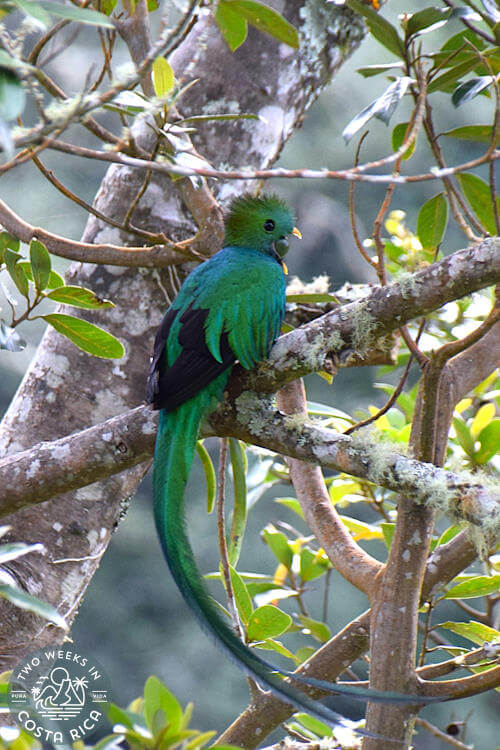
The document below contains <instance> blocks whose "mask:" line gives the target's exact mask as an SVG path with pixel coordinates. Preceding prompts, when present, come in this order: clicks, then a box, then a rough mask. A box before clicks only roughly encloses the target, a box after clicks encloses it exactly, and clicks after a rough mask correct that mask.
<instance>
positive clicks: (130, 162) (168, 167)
mask: <svg viewBox="0 0 500 750" xmlns="http://www.w3.org/2000/svg"><path fill="white" fill-rule="evenodd" d="M19 140H20V141H22V139H19ZM21 145H22V144H21ZM50 148H53V149H54V150H55V151H62V152H63V153H66V154H71V155H73V156H81V157H83V158H85V159H95V160H97V161H106V162H112V163H115V164H122V165H124V166H127V167H137V168H138V169H151V170H153V171H154V172H159V173H161V174H178V175H181V176H183V177H194V176H195V175H201V176H202V177H215V178H220V179H228V180H270V179H274V178H276V179H302V180H304V179H310V180H317V179H321V180H325V179H327V180H347V181H355V182H366V183H369V184H374V185H385V184H388V183H391V182H394V183H395V184H396V185H406V184H412V183H417V182H429V181H432V180H442V179H444V178H446V177H449V176H451V175H454V174H458V173H459V172H465V171H467V170H469V169H473V168H474V167H478V166H480V165H481V164H485V163H487V162H490V161H496V160H497V159H500V150H496V151H494V152H493V153H490V152H486V153H485V154H483V156H480V157H478V158H476V159H471V161H468V162H464V163H462V164H458V165H457V166H455V167H446V168H443V169H434V170H433V171H432V172H426V173H423V174H417V175H406V176H403V175H399V176H394V175H393V174H370V175H368V174H362V173H361V172H359V170H360V169H361V167H358V168H357V170H358V171H356V168H354V167H352V168H351V169H343V170H328V169H283V168H282V167H279V168H276V169H254V170H252V169H242V170H237V169H229V170H220V169H211V168H209V167H197V168H192V167H182V166H180V165H178V164H168V163H166V162H157V161H149V160H147V159H139V158H137V157H133V156H129V155H127V154H122V153H112V152H108V151H98V150H96V149H90V148H84V147H83V146H75V145H74V144H71V143H65V142H64V141H58V140H53V141H51V143H50ZM364 167H365V168H366V169H371V168H372V164H366V165H364ZM469 239H477V238H475V237H471V236H469Z"/></svg>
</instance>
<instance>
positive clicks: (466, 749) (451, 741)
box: [415, 0, 474, 750]
mask: <svg viewBox="0 0 500 750" xmlns="http://www.w3.org/2000/svg"><path fill="white" fill-rule="evenodd" d="M445 1H446V0H445ZM415 724H418V726H420V727H422V728H423V729H426V730H427V731H428V732H429V734H432V735H433V736H434V737H437V738H438V739H440V740H442V741H443V742H447V743H448V745H451V746H452V747H456V748H459V750H474V745H464V743H463V742H460V740H457V739H455V737H452V736H451V734H448V733H447V732H443V731H442V730H441V729H438V728H437V727H435V726H434V724H431V723H430V721H426V719H422V718H420V716H418V717H417V718H416V720H415Z"/></svg>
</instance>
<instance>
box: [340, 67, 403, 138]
mask: <svg viewBox="0 0 500 750" xmlns="http://www.w3.org/2000/svg"><path fill="white" fill-rule="evenodd" d="M410 83H412V79H411V78H408V76H402V77H401V78H397V79H396V80H395V81H394V82H393V83H391V85H390V86H389V87H388V88H387V89H386V90H385V91H384V93H383V94H382V96H379V97H378V98H377V99H374V101H373V102H371V103H370V104H368V106H367V107H365V108H364V109H362V110H361V112H359V113H358V114H357V115H356V117H354V118H353V119H352V120H351V121H350V122H349V123H348V125H346V127H345V128H344V130H343V131H342V137H343V138H344V140H345V141H346V143H349V141H350V140H351V138H352V137H353V135H355V134H356V133H357V132H358V130H361V128H362V127H363V126H364V125H365V124H366V123H367V122H368V120H370V119H371V118H372V117H377V118H378V119H379V120H382V122H384V123H385V124H386V125H387V123H388V122H389V120H390V118H391V117H392V115H393V114H394V112H395V111H396V108H397V106H398V104H399V102H400V101H401V99H402V98H403V96H404V95H405V93H406V90H407V89H408V86H409V85H410Z"/></svg>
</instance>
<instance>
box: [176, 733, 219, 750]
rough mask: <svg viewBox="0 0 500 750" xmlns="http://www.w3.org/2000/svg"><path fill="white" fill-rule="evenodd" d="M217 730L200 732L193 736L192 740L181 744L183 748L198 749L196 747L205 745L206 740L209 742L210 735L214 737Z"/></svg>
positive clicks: (187, 749)
mask: <svg viewBox="0 0 500 750" xmlns="http://www.w3.org/2000/svg"><path fill="white" fill-rule="evenodd" d="M216 734H217V732H215V731H214V730H211V731H208V732H200V734H198V735H197V736H196V737H194V738H193V739H192V740H190V741H189V742H187V743H186V744H185V745H183V746H182V749H183V750H198V748H200V747H203V745H206V743H207V742H210V740H211V739H212V737H215V735H216Z"/></svg>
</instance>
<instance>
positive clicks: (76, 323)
mask: <svg viewBox="0 0 500 750" xmlns="http://www.w3.org/2000/svg"><path fill="white" fill-rule="evenodd" d="M41 317H42V318H43V320H46V321H47V323H50V325H51V326H52V327H53V328H55V329H56V331H57V332H58V333H61V334H62V335H63V336H66V338H68V339H70V340H71V341H72V342H73V343H74V344H76V346H78V347H79V348H80V349H82V350H83V351H84V352H88V354H93V355H94V356H95V357H102V358H103V359H120V357H123V355H124V354H125V350H124V348H123V345H122V344H121V343H120V342H119V341H118V339H116V338H115V337H114V336H112V335H111V334H110V333H108V332H107V331H105V330H104V329H103V328H99V326H95V325H94V324H93V323H89V322H88V321H87V320H83V319H82V318H74V317H73V316H72V315H63V314H62V313H50V314H48V315H42V316H41Z"/></svg>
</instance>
